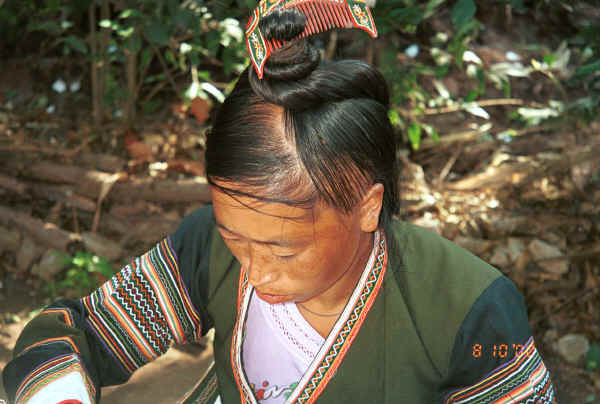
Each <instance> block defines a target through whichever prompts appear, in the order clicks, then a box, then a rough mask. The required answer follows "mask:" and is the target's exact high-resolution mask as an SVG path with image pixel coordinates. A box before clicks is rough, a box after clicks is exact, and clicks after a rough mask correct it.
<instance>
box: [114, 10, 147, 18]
mask: <svg viewBox="0 0 600 404" xmlns="http://www.w3.org/2000/svg"><path fill="white" fill-rule="evenodd" d="M143 16H144V15H143V14H142V13H140V12H139V11H137V10H133V9H131V8H129V9H127V10H123V11H122V12H121V14H119V18H123V19H125V18H130V17H143Z"/></svg>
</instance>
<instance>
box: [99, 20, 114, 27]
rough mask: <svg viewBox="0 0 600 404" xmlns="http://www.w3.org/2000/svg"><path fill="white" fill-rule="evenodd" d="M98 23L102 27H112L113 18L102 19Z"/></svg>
mask: <svg viewBox="0 0 600 404" xmlns="http://www.w3.org/2000/svg"><path fill="white" fill-rule="evenodd" d="M98 25H99V26H100V27H101V28H110V27H112V21H111V20H102V21H100V22H99V23H98Z"/></svg>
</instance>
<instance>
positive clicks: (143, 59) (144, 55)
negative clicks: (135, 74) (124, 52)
mask: <svg viewBox="0 0 600 404" xmlns="http://www.w3.org/2000/svg"><path fill="white" fill-rule="evenodd" d="M152 56H153V53H152V50H151V49H150V48H147V47H146V48H144V50H142V52H141V54H140V70H141V71H144V70H146V67H148V64H149V63H150V61H151V60H152Z"/></svg>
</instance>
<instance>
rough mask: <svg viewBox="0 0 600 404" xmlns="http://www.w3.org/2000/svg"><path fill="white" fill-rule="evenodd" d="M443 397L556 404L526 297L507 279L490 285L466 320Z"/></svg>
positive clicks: (473, 403)
mask: <svg viewBox="0 0 600 404" xmlns="http://www.w3.org/2000/svg"><path fill="white" fill-rule="evenodd" d="M440 392H441V394H440V396H441V400H440V401H441V402H443V403H444V404H452V403H462V404H483V403H494V402H510V403H533V402H535V403H538V404H546V403H547V404H550V403H554V404H555V403H557V401H556V395H555V393H554V388H553V386H552V381H551V379H550V374H549V372H548V370H547V369H546V366H545V365H544V362H543V361H542V358H541V357H540V354H539V353H538V351H537V349H536V347H535V344H534V341H533V337H532V333H531V328H530V326H529V321H528V319H527V311H526V308H525V304H524V300H523V296H522V295H521V293H520V292H519V291H518V290H517V288H516V287H515V286H514V284H513V283H512V282H511V281H510V280H509V279H508V278H506V277H504V276H501V277H499V278H498V279H496V280H495V281H494V282H492V283H491V284H490V285H489V286H488V287H487V288H486V289H485V291H484V292H483V293H482V294H481V296H480V297H479V298H478V299H477V300H476V301H475V304H474V305H473V306H472V308H471V310H470V311H469V313H468V314H467V316H466V317H465V319H464V321H463V323H462V325H461V327H460V330H459V332H458V334H457V336H456V339H455V342H454V348H453V351H452V356H451V360H450V367H449V371H448V374H447V376H446V377H445V379H444V381H443V383H442V386H441V389H440Z"/></svg>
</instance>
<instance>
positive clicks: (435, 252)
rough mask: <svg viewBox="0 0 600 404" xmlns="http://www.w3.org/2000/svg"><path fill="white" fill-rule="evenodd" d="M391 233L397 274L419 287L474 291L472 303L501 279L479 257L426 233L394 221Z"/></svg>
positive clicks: (417, 227)
mask: <svg viewBox="0 0 600 404" xmlns="http://www.w3.org/2000/svg"><path fill="white" fill-rule="evenodd" d="M392 230H393V232H394V237H395V240H396V242H397V248H396V254H394V258H395V260H394V261H395V263H396V265H400V267H401V268H400V269H399V271H400V272H402V273H405V274H407V275H406V276H407V277H409V278H410V279H414V280H415V281H418V282H419V283H420V284H421V286H423V285H422V284H423V283H427V284H431V285H432V286H433V285H436V286H440V285H442V284H443V285H444V286H445V290H447V291H448V292H451V291H452V290H453V289H455V288H458V289H464V288H467V287H468V288H471V289H473V288H474V293H473V300H474V299H475V298H476V297H477V296H478V295H479V294H480V293H481V292H482V291H483V289H485V288H486V287H487V286H488V285H490V284H491V283H492V282H493V281H494V280H495V279H497V278H498V277H500V276H501V275H502V274H501V273H500V272H499V271H498V270H497V269H496V268H494V267H492V266H491V265H489V264H488V263H486V262H485V261H483V260H481V259H480V258H479V257H476V256H475V255H473V254H472V253H471V252H469V251H467V250H465V249H464V248H462V247H460V246H458V245H456V244H454V243H453V242H451V241H450V240H447V239H445V238H444V237H442V236H440V235H438V234H436V233H434V232H432V231H430V230H427V229H425V228H422V227H419V226H415V225H412V224H410V223H406V222H402V221H398V220H397V221H394V223H393V225H392ZM408 274H410V275H408ZM464 298H465V296H464V295H462V299H464Z"/></svg>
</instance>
